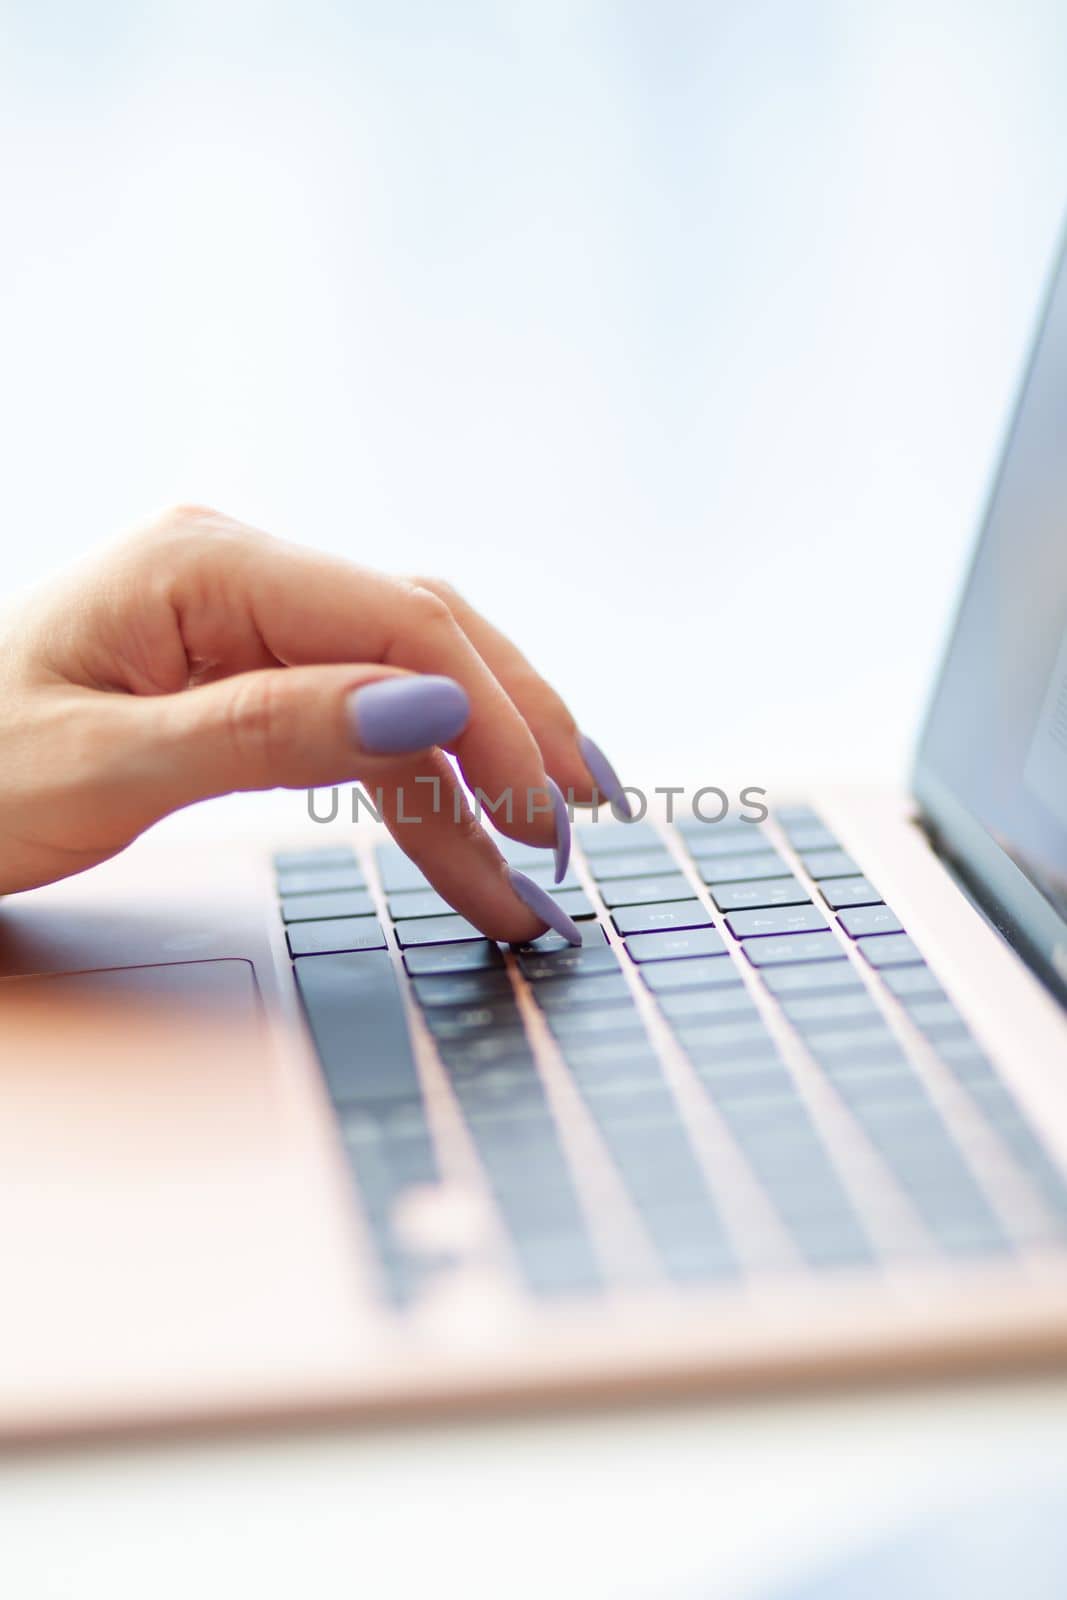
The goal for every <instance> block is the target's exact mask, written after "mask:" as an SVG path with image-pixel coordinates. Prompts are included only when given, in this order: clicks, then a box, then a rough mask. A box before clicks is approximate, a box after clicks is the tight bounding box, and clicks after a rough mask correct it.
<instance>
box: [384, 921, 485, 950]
mask: <svg viewBox="0 0 1067 1600" xmlns="http://www.w3.org/2000/svg"><path fill="white" fill-rule="evenodd" d="M396 937H397V941H398V942H399V944H400V947H401V949H403V950H406V949H408V948H409V947H410V946H411V945H423V944H462V943H464V942H465V941H466V940H469V939H480V938H481V933H480V931H479V929H478V928H476V927H475V926H474V923H473V922H468V921H467V919H466V917H455V916H451V917H412V919H411V921H410V922H398V923H397V925H396Z"/></svg>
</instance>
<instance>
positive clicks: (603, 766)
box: [578, 733, 634, 822]
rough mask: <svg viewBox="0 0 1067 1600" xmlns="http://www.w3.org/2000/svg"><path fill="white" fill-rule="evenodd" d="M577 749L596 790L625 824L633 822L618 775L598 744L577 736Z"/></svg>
mask: <svg viewBox="0 0 1067 1600" xmlns="http://www.w3.org/2000/svg"><path fill="white" fill-rule="evenodd" d="M578 748H579V750H580V751H581V752H582V760H583V761H584V762H585V764H586V766H587V767H588V768H589V775H590V777H591V778H592V780H593V782H594V783H595V784H596V786H597V789H598V790H599V791H600V793H601V794H602V795H603V796H604V799H605V800H606V801H607V802H608V804H609V806H611V808H612V810H613V811H614V812H615V813H616V815H617V816H619V817H624V818H625V819H626V821H627V822H632V821H633V815H634V812H633V807H632V806H631V804H630V802H629V800H628V799H627V797H626V795H625V794H624V793H623V787H622V784H621V783H620V782H619V774H618V773H617V772H616V771H615V768H614V767H613V766H612V764H611V762H610V761H609V760H608V758H607V756H606V755H605V754H604V752H603V750H601V748H600V746H599V745H598V744H594V743H593V741H592V739H590V737H589V735H588V734H586V733H580V734H579V735H578Z"/></svg>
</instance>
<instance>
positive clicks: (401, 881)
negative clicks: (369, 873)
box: [376, 845, 430, 894]
mask: <svg viewBox="0 0 1067 1600" xmlns="http://www.w3.org/2000/svg"><path fill="white" fill-rule="evenodd" d="M376 854H377V862H378V876H379V877H380V878H381V880H382V888H383V889H384V890H385V892H386V893H387V894H394V893H395V892H396V891H397V890H398V889H429V888H430V884H429V882H428V881H427V878H426V874H425V873H424V872H423V871H422V870H421V868H419V867H417V866H416V865H415V863H414V861H412V860H411V858H410V857H409V856H406V855H405V854H404V852H403V850H401V849H400V847H399V846H398V845H392V846H383V847H382V848H381V849H379V850H378V851H377V852H376Z"/></svg>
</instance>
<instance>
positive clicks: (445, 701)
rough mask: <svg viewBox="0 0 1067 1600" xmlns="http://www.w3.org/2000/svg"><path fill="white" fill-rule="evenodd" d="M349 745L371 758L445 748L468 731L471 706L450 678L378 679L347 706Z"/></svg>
mask: <svg viewBox="0 0 1067 1600" xmlns="http://www.w3.org/2000/svg"><path fill="white" fill-rule="evenodd" d="M345 712H346V715H347V717H348V727H349V731H350V732H351V735H352V739H353V742H354V743H356V744H358V745H360V746H361V747H362V748H363V749H364V750H367V751H369V752H370V753H371V754H372V755H382V756H391V755H406V754H409V753H410V752H411V751H413V750H426V749H427V748H428V747H429V746H430V745H435V744H448V742H449V741H450V740H451V739H454V738H455V737H456V734H457V733H459V732H461V730H462V729H463V728H465V727H466V725H467V721H468V719H469V718H470V714H471V708H470V701H469V700H468V699H467V693H466V690H465V689H463V688H462V687H461V686H460V685H459V684H458V683H456V682H455V680H454V679H452V678H438V677H432V676H426V677H397V678H381V679H379V681H378V682H377V683H368V684H367V685H366V687H365V688H361V689H353V691H352V693H351V694H350V695H349V696H348V699H347V701H346V703H345Z"/></svg>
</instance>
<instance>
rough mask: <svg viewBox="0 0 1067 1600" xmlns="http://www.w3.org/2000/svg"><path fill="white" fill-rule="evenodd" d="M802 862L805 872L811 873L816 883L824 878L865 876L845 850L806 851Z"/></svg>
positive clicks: (802, 853)
mask: <svg viewBox="0 0 1067 1600" xmlns="http://www.w3.org/2000/svg"><path fill="white" fill-rule="evenodd" d="M800 859H801V861H802V862H803V863H804V870H805V871H806V872H810V873H811V875H812V877H813V878H814V879H815V880H816V882H821V881H822V879H823V878H859V877H862V876H863V874H862V873H861V872H860V869H859V867H857V865H856V863H855V862H854V861H853V859H852V857H851V856H849V855H846V854H845V852H844V851H843V850H805V851H802V852H801V855H800Z"/></svg>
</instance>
